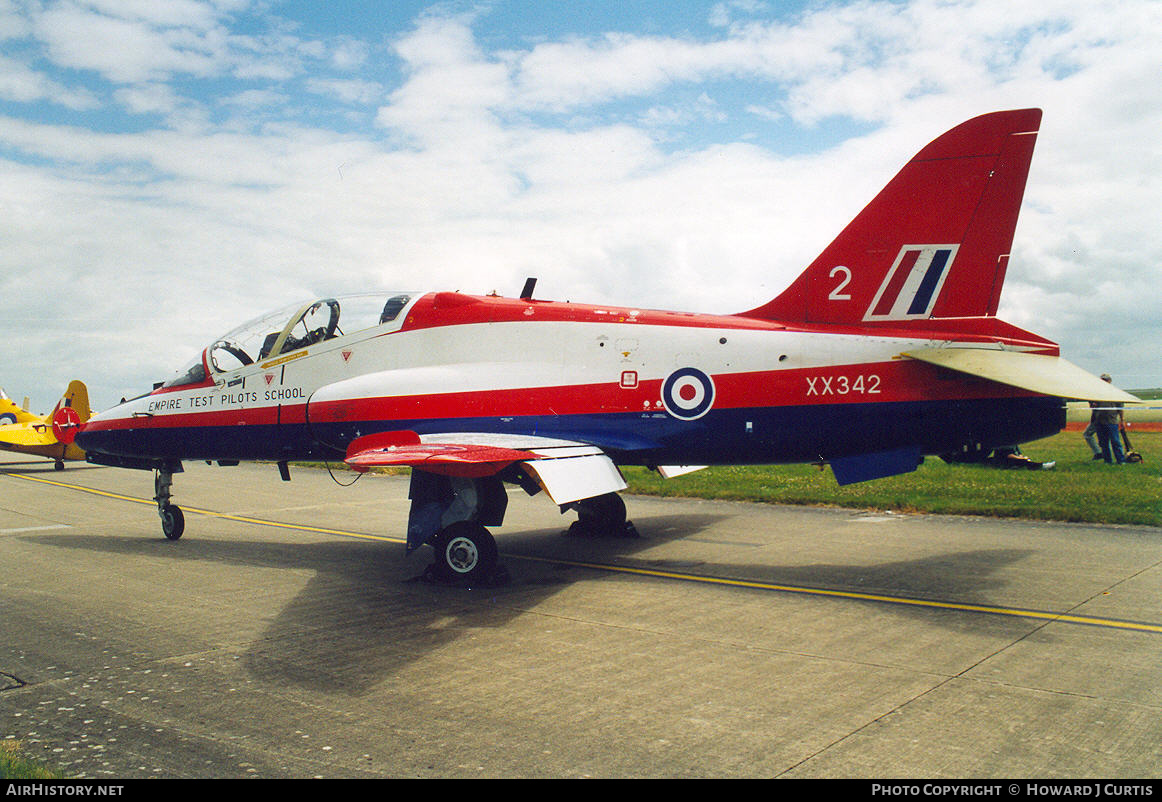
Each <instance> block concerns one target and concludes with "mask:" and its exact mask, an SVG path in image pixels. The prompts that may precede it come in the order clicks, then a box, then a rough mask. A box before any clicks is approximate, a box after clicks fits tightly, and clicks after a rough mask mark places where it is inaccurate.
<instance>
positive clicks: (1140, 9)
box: [0, 0, 1162, 411]
mask: <svg viewBox="0 0 1162 802" xmlns="http://www.w3.org/2000/svg"><path fill="white" fill-rule="evenodd" d="M1160 36H1162V3H1159V2H1156V1H1155V0H1120V1H1119V0H1039V2H1037V3H1013V2H1011V0H962V1H957V0H891V1H889V0H863V1H862V2H816V1H813V0H812V1H808V0H801V1H797V2H790V1H786V2H784V1H783V0H768V1H767V2H761V1H760V0H737V1H736V2H729V1H728V2H685V1H682V0H665V1H661V0H659V2H639V1H638V0H616V1H615V0H608V1H607V0H589V2H566V1H565V0H560V1H559V2H548V1H547V0H524V2H515V0H494V1H493V2H488V0H481V1H480V2H474V3H468V2H449V3H435V4H433V3H430V2H413V1H411V0H391V2H387V0H385V1H384V2H370V1H367V2H354V1H353V0H330V1H329V2H314V1H313V0H286V2H280V1H279V0H0V313H2V314H3V323H4V331H5V341H4V346H3V349H2V351H0V353H2V354H3V356H2V357H0V386H2V387H3V388H4V389H5V390H6V391H7V392H8V394H9V395H10V396H13V397H15V398H17V400H20V399H21V398H23V397H24V396H26V395H27V396H31V397H32V399H33V407H34V409H36V410H38V411H44V410H47V409H48V408H50V407H51V406H52V404H53V403H54V402H55V400H56V398H57V397H58V396H59V394H60V392H61V391H62V390H63V389H64V387H65V385H66V383H67V381H68V380H69V379H71V378H74V377H78V378H81V379H84V380H85V381H86V382H87V383H88V384H89V387H90V392H91V395H92V397H93V403H94V406H95V407H97V408H105V407H108V406H111V405H112V404H113V403H115V402H116V401H117V400H118V399H119V398H120V397H121V396H122V395H136V394H137V393H140V392H142V391H144V390H146V389H148V388H149V387H150V385H151V384H152V383H153V382H154V381H159V380H162V379H166V378H168V377H169V376H170V375H171V374H172V372H173V371H174V370H175V369H177V368H178V367H180V366H181V365H182V364H183V363H185V362H186V361H187V360H188V359H189V358H190V357H191V356H192V355H193V354H194V353H195V352H196V351H197V350H199V349H200V348H201V347H202V346H204V345H206V344H208V341H209V340H211V339H213V338H214V337H215V336H216V335H218V334H221V333H224V332H225V331H226V330H228V329H230V328H233V327H234V326H235V325H236V324H238V323H240V322H242V321H244V320H246V319H249V318H252V317H255V316H256V315H258V314H260V313H262V312H264V311H267V310H268V309H271V308H274V307H277V306H282V305H285V304H288V303H290V302H294V301H297V300H300V299H302V298H305V297H309V296H315V295H324V294H338V293H344V292H352V291H364V290H385V291H386V290H395V289H406V290H413V289H459V290H463V291H465V292H489V291H492V290H497V291H499V292H501V293H502V294H510V295H515V294H517V293H518V292H519V290H520V287H521V284H522V283H523V281H524V278H525V277H526V276H537V277H538V278H539V284H538V291H537V295H538V297H543V298H553V299H560V300H566V299H568V300H574V301H587V302H602V303H622V304H626V305H633V306H638V307H645V308H668V309H681V310H686V311H705V312H715V313H730V312H737V311H741V310H744V309H749V308H752V307H753V306H756V305H758V304H759V303H762V302H764V301H766V300H768V299H769V298H770V297H772V296H774V295H775V294H777V293H778V292H779V291H780V290H781V289H782V288H783V287H784V286H785V285H786V284H787V283H789V282H790V281H791V280H792V279H793V278H794V277H795V276H796V275H798V273H799V272H800V271H801V270H802V269H803V268H804V267H805V266H806V265H807V263H809V262H810V261H811V259H812V258H813V257H814V256H815V255H816V254H817V253H818V252H819V251H820V250H822V249H823V247H825V246H826V245H827V243H828V242H830V240H831V239H832V238H833V237H834V235H835V234H836V233H838V231H839V230H840V228H841V227H842V226H843V225H844V224H845V223H846V222H847V221H848V220H849V219H850V218H851V217H852V216H854V215H855V214H856V213H857V212H858V211H859V209H861V208H862V207H863V205H864V204H865V203H867V201H868V200H870V199H871V198H872V196H874V194H875V193H876V192H877V191H878V189H879V188H880V187H881V186H882V185H883V184H884V183H885V182H886V181H887V180H888V179H889V178H891V176H892V175H894V174H895V172H896V171H897V170H898V169H899V168H900V167H901V166H902V165H903V164H904V162H906V161H907V160H908V159H909V158H910V157H911V156H912V155H913V154H914V153H915V152H916V151H917V150H919V149H920V148H921V147H922V146H923V145H924V144H926V143H927V142H928V141H930V140H931V139H933V138H934V137H936V136H937V135H939V134H940V133H942V132H943V131H945V130H946V129H948V128H951V127H952V126H954V125H955V124H957V123H959V122H961V121H963V120H965V119H968V118H969V117H973V116H976V115H978V114H981V113H984V112H989V111H994V110H998V109H1005V108H1021V107H1027V106H1038V107H1040V108H1043V109H1044V110H1045V118H1044V123H1043V125H1042V129H1041V136H1040V138H1039V139H1038V144H1037V151H1036V154H1035V156H1034V162H1033V169H1032V173H1031V176H1030V181H1029V186H1028V190H1027V192H1026V196H1025V206H1024V209H1023V212H1022V217H1021V222H1020V224H1019V225H1018V228H1017V240H1016V243H1015V246H1014V253H1013V258H1012V261H1011V262H1010V268H1009V273H1008V280H1007V282H1006V285H1005V292H1004V294H1003V296H1002V299H1001V313H1000V316H1001V317H1002V318H1004V319H1006V320H1008V321H1009V322H1012V323H1014V324H1016V325H1019V326H1022V327H1025V328H1029V329H1031V330H1033V331H1036V332H1037V333H1039V334H1042V335H1044V336H1046V337H1049V338H1051V339H1053V340H1056V341H1058V342H1060V343H1061V345H1062V349H1063V354H1064V355H1065V356H1066V357H1067V358H1068V359H1070V360H1071V361H1074V362H1076V363H1078V364H1080V365H1081V366H1083V367H1085V368H1086V369H1088V370H1091V371H1094V372H1102V371H1109V372H1110V373H1113V374H1114V376H1115V380H1116V381H1117V383H1118V384H1119V385H1121V386H1123V387H1130V388H1135V387H1154V386H1162V360H1160V358H1159V345H1160V344H1162V315H1160V314H1159V312H1160V311H1162V310H1160V307H1162V304H1160V303H1159V298H1160V296H1162V293H1160V292H1159V285H1160V284H1162V225H1160V223H1162V215H1160V212H1159V209H1160V204H1162V135H1160V134H1159V131H1162V48H1160V47H1159V46H1158V42H1159V39H1160Z"/></svg>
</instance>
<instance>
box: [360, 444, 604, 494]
mask: <svg viewBox="0 0 1162 802" xmlns="http://www.w3.org/2000/svg"><path fill="white" fill-rule="evenodd" d="M344 462H346V463H347V464H348V465H350V466H351V467H352V468H354V469H355V470H357V471H366V470H367V469H369V468H372V467H392V466H399V467H405V466H406V467H410V468H415V469H417V470H421V471H427V472H429V473H436V474H443V475H445V476H460V477H468V478H479V477H483V476H492V475H493V474H496V473H499V472H500V471H502V470H504V469H505V468H507V467H508V466H510V465H513V464H514V463H519V464H520V466H521V468H522V469H523V470H524V471H525V472H526V473H528V474H529V475H530V476H531V477H532V478H533V479H535V480H536V482H537V483H538V484H539V485H540V486H541V488H542V489H544V491H545V492H546V493H548V494H549V497H550V498H552V499H553V501H554V502H555V503H557V504H569V503H571V502H573V501H579V500H580V499H584V498H592V497H593V496H600V495H604V494H605V493H616V492H619V491H621V490H624V489H625V488H626V483H625V479H624V478H623V477H622V475H621V471H619V470H618V469H617V466H616V465H615V464H614V462H613V460H611V459H610V458H609V457H608V456H607V455H606V454H605V453H604V452H602V450H601V449H600V448H598V447H596V446H592V445H589V444H587V443H579V442H576V441H572V440H560V439H557V438H549V437H537V436H535V435H515V434H514V435H509V434H497V433H492V432H445V433H440V434H432V435H419V434H417V433H415V432H412V431H396V432H380V433H378V434H371V435H366V436H364V437H360V438H357V439H356V440H353V441H352V442H351V444H350V445H349V446H348V447H347V456H346V458H345V459H344Z"/></svg>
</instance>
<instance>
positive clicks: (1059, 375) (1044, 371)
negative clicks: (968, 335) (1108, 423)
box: [904, 348, 1140, 403]
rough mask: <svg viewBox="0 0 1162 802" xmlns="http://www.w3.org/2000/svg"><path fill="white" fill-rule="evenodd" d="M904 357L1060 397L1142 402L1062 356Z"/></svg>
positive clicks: (947, 352)
mask: <svg viewBox="0 0 1162 802" xmlns="http://www.w3.org/2000/svg"><path fill="white" fill-rule="evenodd" d="M904 356H906V357H910V358H911V359H918V360H920V361H921V362H927V363H929V364H932V365H939V366H940V367H942V368H948V369H949V370H955V371H959V372H960V373H968V374H970V375H972V376H980V377H981V378H984V379H989V380H990V381H995V382H1000V383H1001V384H1008V385H1011V386H1013V387H1020V388H1021V389H1022V390H1029V391H1031V392H1034V393H1041V394H1042V395H1052V396H1057V397H1058V398H1075V399H1078V400H1080V401H1106V402H1110V401H1115V402H1121V403H1127V402H1129V403H1133V402H1135V401H1138V400H1140V399H1138V398H1137V397H1136V396H1133V395H1130V394H1129V393H1127V392H1126V391H1125V390H1120V389H1118V388H1117V387H1114V386H1113V385H1112V384H1110V383H1109V382H1106V381H1102V380H1101V379H1099V378H1098V377H1097V376H1094V375H1093V374H1092V373H1089V372H1087V371H1085V370H1082V369H1081V368H1079V367H1078V366H1077V365H1074V364H1073V363H1072V362H1069V361H1067V360H1065V359H1062V358H1061V357H1059V356H1047V355H1045V354H1029V353H1025V352H1023V351H1002V350H999V349H993V348H917V349H915V350H913V351H905V352H904Z"/></svg>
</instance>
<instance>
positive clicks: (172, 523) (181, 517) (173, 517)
mask: <svg viewBox="0 0 1162 802" xmlns="http://www.w3.org/2000/svg"><path fill="white" fill-rule="evenodd" d="M161 531H162V534H164V535H165V539H166V540H177V539H178V538H180V537H181V536H182V532H184V531H186V516H185V513H183V512H182V508H181V507H179V506H178V505H177V504H166V505H165V506H164V507H162V508H161Z"/></svg>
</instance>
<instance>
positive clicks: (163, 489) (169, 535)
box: [153, 466, 186, 540]
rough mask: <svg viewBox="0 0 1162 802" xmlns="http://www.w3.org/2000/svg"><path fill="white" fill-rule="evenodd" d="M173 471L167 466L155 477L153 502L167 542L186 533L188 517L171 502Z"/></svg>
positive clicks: (159, 469) (160, 469) (159, 470)
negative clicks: (155, 503) (155, 504)
mask: <svg viewBox="0 0 1162 802" xmlns="http://www.w3.org/2000/svg"><path fill="white" fill-rule="evenodd" d="M173 474H174V472H173V470H172V469H171V468H170V467H169V466H166V467H164V468H158V469H157V473H156V474H154V477H153V489H154V494H153V500H154V501H156V502H157V514H158V516H160V517H161V531H162V534H164V535H165V538H166V540H177V539H178V538H180V537H181V536H182V533H183V532H185V531H186V516H185V514H184V513H183V512H182V508H181V507H179V506H178V505H177V504H171V503H170V501H169V498H170V490H171V488H172V487H173Z"/></svg>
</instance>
